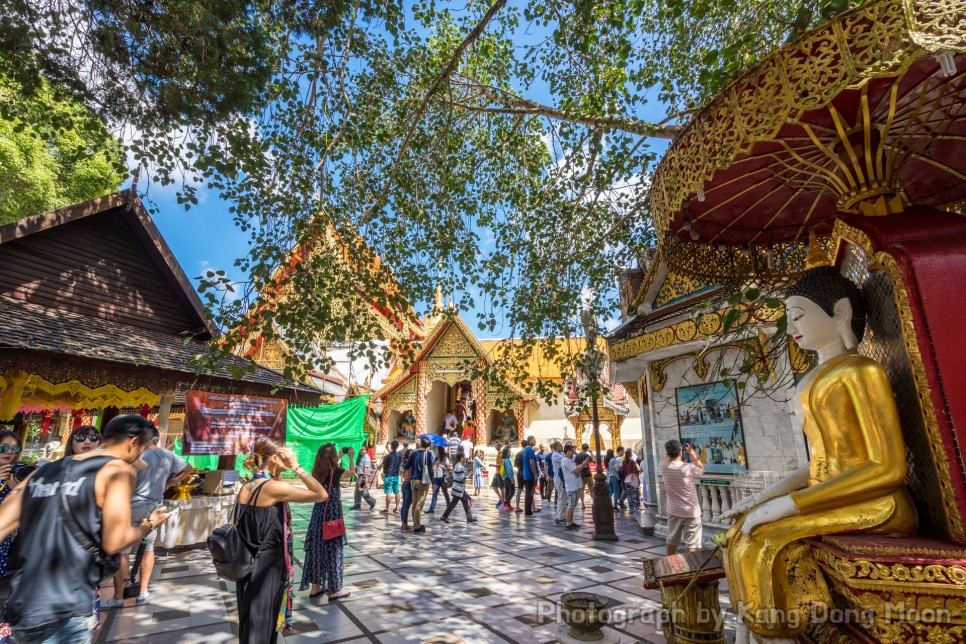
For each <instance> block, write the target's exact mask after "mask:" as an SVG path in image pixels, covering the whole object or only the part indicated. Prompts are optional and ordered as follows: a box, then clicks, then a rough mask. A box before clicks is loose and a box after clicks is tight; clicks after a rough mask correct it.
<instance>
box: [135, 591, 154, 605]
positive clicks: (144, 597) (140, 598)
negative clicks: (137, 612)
mask: <svg viewBox="0 0 966 644" xmlns="http://www.w3.org/2000/svg"><path fill="white" fill-rule="evenodd" d="M150 594H151V593H141V594H140V595H138V598H137V603H139V604H143V603H144V602H146V601H148V596H149V595H150Z"/></svg>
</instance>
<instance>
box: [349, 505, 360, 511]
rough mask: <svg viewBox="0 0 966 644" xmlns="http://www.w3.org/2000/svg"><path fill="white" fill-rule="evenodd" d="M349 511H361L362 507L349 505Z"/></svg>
mask: <svg viewBox="0 0 966 644" xmlns="http://www.w3.org/2000/svg"><path fill="white" fill-rule="evenodd" d="M349 509H350V510H361V509H362V506H361V505H350V506H349Z"/></svg>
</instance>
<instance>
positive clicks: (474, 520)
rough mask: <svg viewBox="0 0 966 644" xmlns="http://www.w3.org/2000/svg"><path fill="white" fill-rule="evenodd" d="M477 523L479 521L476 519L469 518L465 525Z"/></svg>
mask: <svg viewBox="0 0 966 644" xmlns="http://www.w3.org/2000/svg"><path fill="white" fill-rule="evenodd" d="M477 521H479V519H477V518H476V517H470V518H469V519H467V520H466V522H467V523H476V522H477Z"/></svg>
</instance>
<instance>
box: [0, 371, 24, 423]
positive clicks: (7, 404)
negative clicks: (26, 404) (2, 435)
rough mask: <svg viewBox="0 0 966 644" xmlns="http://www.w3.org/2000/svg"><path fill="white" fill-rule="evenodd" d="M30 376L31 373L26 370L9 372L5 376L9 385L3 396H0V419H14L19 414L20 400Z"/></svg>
mask: <svg viewBox="0 0 966 644" xmlns="http://www.w3.org/2000/svg"><path fill="white" fill-rule="evenodd" d="M29 377H30V374H29V373H27V372H26V371H21V372H20V373H14V374H7V375H6V376H5V377H4V381H5V382H6V383H7V386H6V388H5V389H4V390H3V397H2V398H0V420H13V417H14V416H16V415H17V409H19V408H20V400H21V399H22V398H23V388H24V385H26V384H27V378H29Z"/></svg>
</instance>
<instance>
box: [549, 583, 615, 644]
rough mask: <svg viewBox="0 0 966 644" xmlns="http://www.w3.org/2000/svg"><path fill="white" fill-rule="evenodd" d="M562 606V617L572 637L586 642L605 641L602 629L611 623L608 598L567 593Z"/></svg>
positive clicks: (592, 594)
mask: <svg viewBox="0 0 966 644" xmlns="http://www.w3.org/2000/svg"><path fill="white" fill-rule="evenodd" d="M560 604H561V611H560V616H561V619H562V620H563V622H564V624H566V625H567V629H568V630H567V634H568V635H569V636H570V637H572V638H574V639H576V640H581V641H585V642H596V641H599V640H602V639H604V632H603V631H602V630H601V627H602V626H605V625H606V624H608V623H609V622H610V609H609V606H610V600H609V599H608V598H606V597H604V596H602V595H597V594H594V593H583V592H577V593H565V594H564V595H561V597H560Z"/></svg>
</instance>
